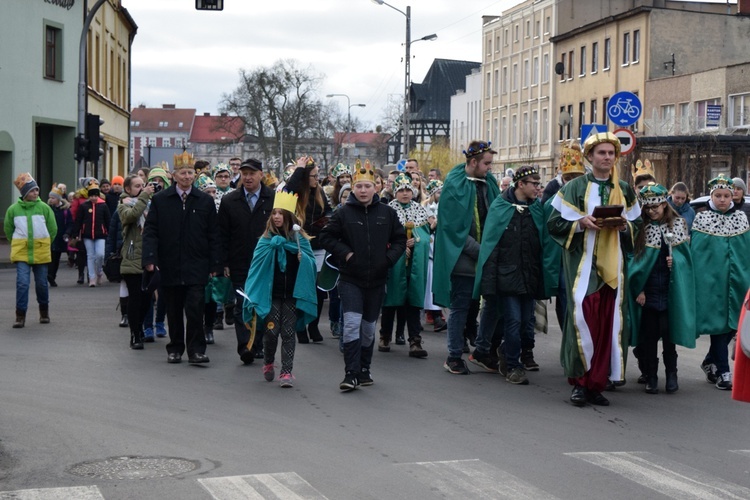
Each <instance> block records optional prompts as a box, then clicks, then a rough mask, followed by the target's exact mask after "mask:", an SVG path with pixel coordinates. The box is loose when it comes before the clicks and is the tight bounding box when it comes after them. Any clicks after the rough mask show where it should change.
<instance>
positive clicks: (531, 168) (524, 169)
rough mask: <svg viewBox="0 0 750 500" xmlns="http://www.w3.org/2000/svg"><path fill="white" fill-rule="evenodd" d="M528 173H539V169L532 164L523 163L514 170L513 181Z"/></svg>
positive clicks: (521, 178) (527, 175)
mask: <svg viewBox="0 0 750 500" xmlns="http://www.w3.org/2000/svg"><path fill="white" fill-rule="evenodd" d="M530 175H539V169H538V168H536V167H534V166H532V165H524V166H523V167H521V168H519V169H518V170H516V173H515V174H513V182H514V183H515V182H518V181H520V180H523V179H524V178H526V177H529V176H530Z"/></svg>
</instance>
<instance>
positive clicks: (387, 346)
mask: <svg viewBox="0 0 750 500" xmlns="http://www.w3.org/2000/svg"><path fill="white" fill-rule="evenodd" d="M378 351H379V352H391V339H387V338H385V337H383V336H381V337H380V340H379V341H378Z"/></svg>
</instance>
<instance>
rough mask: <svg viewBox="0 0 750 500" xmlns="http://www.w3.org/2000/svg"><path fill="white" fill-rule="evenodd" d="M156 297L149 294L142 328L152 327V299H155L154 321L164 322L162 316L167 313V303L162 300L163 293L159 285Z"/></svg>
mask: <svg viewBox="0 0 750 500" xmlns="http://www.w3.org/2000/svg"><path fill="white" fill-rule="evenodd" d="M158 292H159V293H158V296H159V298H158V299H155V298H154V296H153V295H152V296H151V299H150V300H149V301H148V307H147V308H146V315H145V316H144V318H143V329H144V330H145V329H146V328H152V329H153V327H154V301H156V322H157V323H164V318H165V317H166V315H167V304H166V303H165V302H164V293H163V292H162V289H161V287H159V290H158Z"/></svg>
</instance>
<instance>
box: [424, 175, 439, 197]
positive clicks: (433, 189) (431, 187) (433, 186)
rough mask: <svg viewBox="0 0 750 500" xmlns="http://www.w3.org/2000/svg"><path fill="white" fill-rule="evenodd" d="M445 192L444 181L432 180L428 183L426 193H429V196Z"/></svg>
mask: <svg viewBox="0 0 750 500" xmlns="http://www.w3.org/2000/svg"><path fill="white" fill-rule="evenodd" d="M442 190H443V181H441V180H440V179H432V180H431V181H430V182H428V183H427V187H426V188H425V191H427V194H428V195H429V196H432V195H433V194H435V193H438V192H440V191H442Z"/></svg>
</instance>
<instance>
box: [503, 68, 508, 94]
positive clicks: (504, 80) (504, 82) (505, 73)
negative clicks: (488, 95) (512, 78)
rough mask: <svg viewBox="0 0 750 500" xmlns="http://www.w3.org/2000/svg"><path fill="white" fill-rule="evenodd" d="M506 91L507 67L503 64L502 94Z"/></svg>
mask: <svg viewBox="0 0 750 500" xmlns="http://www.w3.org/2000/svg"><path fill="white" fill-rule="evenodd" d="M507 93H508V67H507V66H503V94H507Z"/></svg>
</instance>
